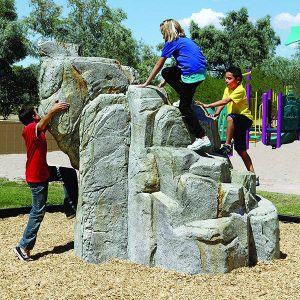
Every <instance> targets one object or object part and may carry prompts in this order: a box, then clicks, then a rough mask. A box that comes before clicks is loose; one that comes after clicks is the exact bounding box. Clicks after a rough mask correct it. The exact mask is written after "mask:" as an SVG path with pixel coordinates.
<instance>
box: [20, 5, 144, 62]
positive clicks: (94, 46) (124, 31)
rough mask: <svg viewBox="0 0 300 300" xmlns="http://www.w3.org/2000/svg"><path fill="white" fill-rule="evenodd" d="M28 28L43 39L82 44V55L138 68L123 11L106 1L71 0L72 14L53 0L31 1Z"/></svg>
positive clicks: (134, 45)
mask: <svg viewBox="0 0 300 300" xmlns="http://www.w3.org/2000/svg"><path fill="white" fill-rule="evenodd" d="M31 5H32V7H33V10H32V12H31V13H30V15H29V17H28V18H27V19H26V23H27V26H28V27H29V29H31V30H32V31H33V32H35V33H37V34H40V35H41V36H42V37H44V38H51V39H54V40H56V41H58V42H69V43H75V44H76V43H77V44H79V45H81V55H83V56H101V57H108V58H113V59H117V60H119V61H120V62H121V64H123V65H129V66H131V67H135V68H137V67H138V65H139V60H138V54H139V53H138V49H139V45H138V43H137V42H136V40H135V39H134V38H133V36H132V32H131V30H129V29H128V28H126V27H125V26H124V25H123V24H122V21H123V20H125V19H126V18H127V16H126V13H125V12H124V11H123V10H121V9H112V8H110V7H109V6H108V5H107V1H106V0H68V7H69V13H68V15H67V17H63V16H62V9H63V7H61V6H58V5H56V4H55V3H54V1H52V0H50V1H49V0H31Z"/></svg>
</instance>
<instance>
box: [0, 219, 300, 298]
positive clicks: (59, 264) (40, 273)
mask: <svg viewBox="0 0 300 300" xmlns="http://www.w3.org/2000/svg"><path fill="white" fill-rule="evenodd" d="M26 222H27V215H20V216H17V217H11V218H3V219H0V232H1V234H0V236H1V239H0V249H1V250H0V270H1V271H0V272H1V276H0V286H1V289H0V299H2V300H6V299H9V300H11V299H14V300H15V299H24V300H25V299H31V300H32V299H37V300H41V299H42V300H43V299H72V300H73V299H74V300H75V299H78V300H79V299H139V300H140V299H172V300H173V299H185V300H188V299H205V300H209V299H251V300H253V299H272V300H276V299H300V292H299V291H300V258H299V256H300V243H299V236H300V224H294V223H282V222H281V223H280V237H281V239H280V247H281V259H277V260H273V261H269V262H260V263H258V264H257V265H256V266H254V267H251V268H250V267H249V268H248V267H247V268H240V269H236V270H233V271H232V272H231V273H228V274H219V275H194V276H190V275H185V274H181V273H178V272H175V271H168V270H163V269H161V268H157V267H155V268H149V267H146V266H141V265H138V264H135V263H132V262H129V261H125V260H112V261H108V262H106V263H103V264H101V265H95V264H91V263H87V262H84V261H81V260H80V259H79V258H78V257H76V256H75V255H74V253H73V247H74V244H73V227H74V220H67V219H66V218H65V217H64V215H63V214H62V213H47V214H46V216H45V219H44V221H43V223H42V226H41V229H40V232H39V236H38V240H37V243H36V246H35V248H34V250H33V253H32V254H33V258H34V261H32V262H22V261H19V260H18V259H17V258H16V257H15V256H14V254H13V252H12V249H13V248H14V246H15V245H16V244H17V243H18V241H19V239H20V237H21V235H22V233H23V230H24V226H25V225H26Z"/></svg>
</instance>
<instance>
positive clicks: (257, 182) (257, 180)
mask: <svg viewBox="0 0 300 300" xmlns="http://www.w3.org/2000/svg"><path fill="white" fill-rule="evenodd" d="M255 185H256V186H260V183H259V177H258V176H257V177H256V182H255Z"/></svg>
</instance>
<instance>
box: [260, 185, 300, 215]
mask: <svg viewBox="0 0 300 300" xmlns="http://www.w3.org/2000/svg"><path fill="white" fill-rule="evenodd" d="M258 194H259V195H261V196H263V197H264V198H266V199H268V200H270V201H271V202H272V203H273V204H274V205H275V206H276V208H277V211H278V213H279V214H281V215H290V216H300V195H294V194H282V193H273V192H265V191H259V192H258Z"/></svg>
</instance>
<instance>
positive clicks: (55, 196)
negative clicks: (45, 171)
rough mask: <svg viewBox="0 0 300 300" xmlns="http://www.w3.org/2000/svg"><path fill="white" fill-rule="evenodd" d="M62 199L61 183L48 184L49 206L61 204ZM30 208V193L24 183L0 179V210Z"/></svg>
mask: <svg viewBox="0 0 300 300" xmlns="http://www.w3.org/2000/svg"><path fill="white" fill-rule="evenodd" d="M63 199H64V193H63V187H62V184H61V183H50V185H49V191H48V201H47V203H49V204H62V203H63ZM21 206H31V191H30V188H29V187H28V185H27V183H26V182H25V181H8V180H5V179H0V208H10V207H21Z"/></svg>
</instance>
